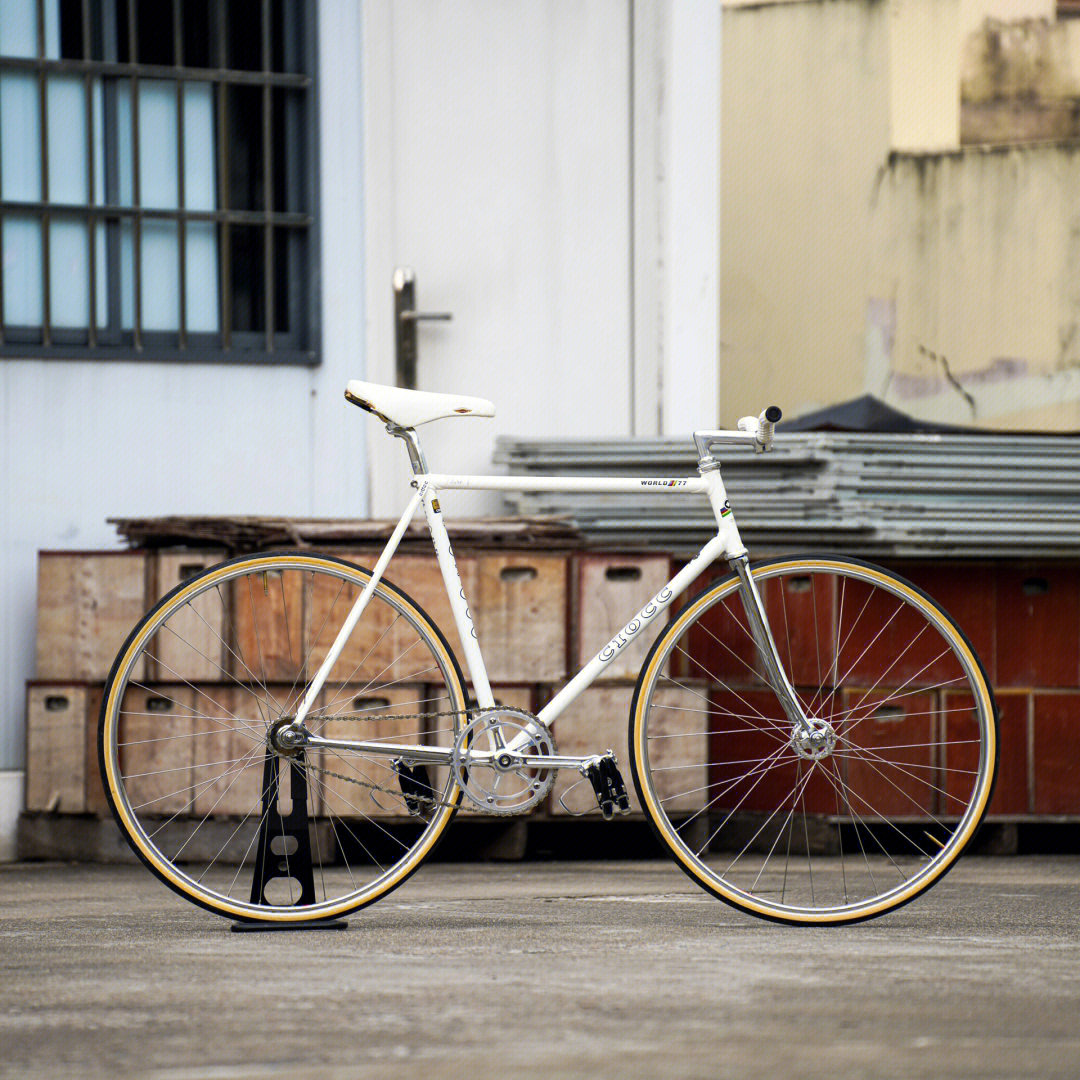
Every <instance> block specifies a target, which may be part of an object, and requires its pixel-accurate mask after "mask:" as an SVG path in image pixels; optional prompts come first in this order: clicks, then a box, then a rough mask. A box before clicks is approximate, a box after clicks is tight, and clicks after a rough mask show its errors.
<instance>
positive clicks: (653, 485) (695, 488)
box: [294, 425, 811, 768]
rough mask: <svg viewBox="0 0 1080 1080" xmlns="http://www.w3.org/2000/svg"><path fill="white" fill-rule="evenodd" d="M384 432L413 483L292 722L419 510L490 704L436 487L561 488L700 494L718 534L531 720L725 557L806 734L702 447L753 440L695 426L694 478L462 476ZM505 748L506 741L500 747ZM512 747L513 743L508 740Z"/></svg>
mask: <svg viewBox="0 0 1080 1080" xmlns="http://www.w3.org/2000/svg"><path fill="white" fill-rule="evenodd" d="M387 430H388V431H389V432H390V433H391V434H392V435H396V436H397V437H399V438H402V439H404V440H405V441H406V445H407V448H408V451H409V457H410V461H411V462H412V466H413V472H414V479H413V481H412V486H413V487H414V488H415V489H416V490H415V492H414V494H413V496H412V498H411V499H410V501H409V504H408V506H406V508H405V510H404V512H403V513H402V515H401V518H400V520H399V521H398V523H397V526H396V527H395V528H394V531H393V533H392V534H391V536H390V538H389V540H388V541H387V543H386V546H385V547H384V548H383V551H382V553H381V555H380V556H379V558H378V560H377V562H376V564H375V567H374V570H373V571H372V575H371V579H370V580H369V581H368V583H367V585H366V586H365V588H364V589H363V591H362V592H361V594H360V596H359V597H357V600H356V602H355V603H354V605H353V607H352V610H351V611H350V612H349V615H348V616H347V618H346V619H345V622H344V623H343V624H342V627H341V630H340V631H339V632H338V635H337V637H336V638H335V640H334V643H333V644H332V645H331V647H330V650H329V652H328V653H327V655H326V658H325V659H324V660H323V662H322V665H321V666H320V668H319V670H318V672H317V673H316V675H315V677H314V679H313V680H312V682H311V685H310V686H309V687H308V690H307V693H306V694H305V696H304V699H303V701H302V702H301V703H300V706H299V707H298V709H297V713H296V718H295V720H294V724H295V725H297V726H299V725H302V724H303V722H304V719H305V717H306V716H307V714H308V712H309V710H310V709H311V708H312V706H313V704H314V702H315V700H316V699H317V697H318V696H319V693H320V692H321V690H322V688H323V684H324V683H325V682H326V679H327V677H328V676H329V673H330V671H331V669H332V668H333V666H334V664H335V663H336V661H337V659H338V657H339V655H340V654H341V651H342V650H343V649H344V647H345V644H346V642H347V641H348V639H349V636H350V634H351V633H352V631H353V629H354V628H355V626H356V624H357V622H358V621H359V619H360V617H361V615H362V614H363V612H364V609H365V608H366V607H367V604H368V601H369V600H370V598H371V596H372V594H373V593H374V591H375V589H376V587H377V586H378V583H379V581H380V580H381V579H382V576H383V574H384V573H385V570H386V567H387V565H388V564H389V562H390V560H391V558H392V557H393V555H394V552H395V551H396V550H397V547H398V545H399V544H400V542H401V538H402V537H403V536H404V534H405V530H406V528H408V525H409V523H410V522H411V521H412V519H413V517H414V516H415V514H416V511H417V508H418V507H419V506H421V505H422V506H423V508H424V516H425V518H426V519H427V525H428V531H429V533H430V535H431V539H432V543H433V545H434V548H435V557H436V559H437V561H438V564H439V569H440V571H441V573H442V578H443V582H444V584H445V586H446V594H447V597H448V598H449V600H450V607H451V610H452V612H453V617H454V622H455V625H456V626H457V630H458V634H459V636H460V639H461V642H462V650H463V652H464V657H465V664H466V668H467V669H468V672H469V676H470V678H471V679H472V684H473V689H474V691H475V694H476V699H477V705H478V706H479V708H481V709H490V708H493V707H494V706H495V698H494V696H493V694H492V692H491V685H490V682H489V680H488V674H487V668H486V666H485V664H484V658H483V654H482V653H481V650H480V644H479V642H478V640H477V635H476V628H475V626H474V625H473V621H472V615H471V614H470V611H469V603H468V598H467V597H466V596H465V591H464V588H463V586H462V583H461V576H460V574H459V573H458V569H457V562H456V560H455V558H454V552H453V548H452V547H451V545H450V538H449V536H448V535H447V531H446V526H445V524H444V523H443V517H442V509H441V507H440V505H439V493H440V492H443V491H562V492H596V493H604V494H615V493H628V492H634V493H643V492H644V493H651V494H655V495H704V496H707V497H708V499H709V503H710V505H711V506H712V509H713V513H714V515H715V517H716V526H717V532H716V535H715V536H713V537H712V538H710V539H709V541H708V542H707V543H706V544H705V545H704V547H702V549H701V550H700V551H699V552H698V554H697V555H696V556H695V557H694V558H693V559H692V560H691V561H690V562H689V563H687V565H686V566H685V567H683V569H682V570H680V571H679V573H677V574H676V575H675V576H674V577H673V578H672V579H671V580H670V581H669V582H667V584H666V585H664V587H663V588H662V589H660V591H659V592H657V593H656V595H655V596H653V597H652V599H651V600H649V601H648V603H646V604H645V605H644V607H642V608H641V609H640V611H638V612H637V613H636V614H635V615H634V616H633V618H631V619H630V621H629V622H627V624H626V625H625V626H624V627H623V628H622V629H621V630H620V631H619V632H618V633H617V634H616V635H615V636H614V637H613V638H612V639H611V640H610V641H609V642H608V643H607V644H606V645H605V646H604V647H603V648H602V649H601V650H600V651H599V652H598V653H597V654H596V655H595V656H594V657H593V658H592V659H591V660H590V661H589V662H588V663H587V664H586V665H585V666H584V667H583V668H582V669H581V670H580V671H579V672H578V673H577V674H576V675H574V676H573V678H571V679H570V681H569V682H567V684H566V685H565V686H564V687H563V688H562V689H561V690H560V691H559V692H558V693H557V694H556V695H555V697H554V698H552V700H551V701H549V702H548V703H547V705H545V706H544V708H543V709H541V710H540V712H539V713H538V714H537V719H538V720H539V721H540V722H541V723H543V724H544V725H545V726H547V727H550V725H551V724H552V722H553V721H554V720H555V719H556V717H558V716H559V715H560V714H561V713H562V712H563V711H564V710H565V709H566V708H567V707H568V706H569V705H570V704H571V703H572V702H573V701H574V700H575V699H576V698H577V697H578V696H579V695H580V694H581V693H582V691H584V690H585V689H586V688H587V687H589V686H590V685H591V684H592V683H593V682H594V681H595V680H596V679H597V678H599V676H600V675H601V674H602V673H603V671H604V669H605V668H606V667H607V666H608V665H609V664H610V663H611V662H612V661H613V660H614V659H615V657H616V656H617V655H618V653H619V652H620V651H621V650H622V649H623V648H624V647H625V646H626V645H627V644H629V643H630V642H631V641H632V640H634V638H635V637H636V636H637V635H638V634H640V633H641V632H642V631H643V630H644V629H645V628H646V627H648V626H649V625H650V624H652V623H653V622H654V620H655V619H656V618H657V617H658V616H659V615H661V614H663V612H665V611H666V610H667V609H668V608H669V607H670V606H671V604H672V603H673V602H674V601H675V600H676V599H677V598H678V597H679V596H680V595H682V593H683V592H685V591H686V589H687V588H688V587H689V586H690V584H691V582H693V581H694V580H695V579H696V578H697V577H698V575H699V574H701V573H702V571H704V570H705V569H706V568H707V567H709V566H710V565H711V564H712V563H714V562H715V561H716V560H717V559H719V558H721V557H723V558H725V559H727V561H728V563H729V565H730V566H731V567H732V569H733V570H734V571H735V573H736V574H737V575H738V577H739V582H740V593H741V596H742V600H743V605H744V607H745V610H746V613H747V620H748V623H749V625H750V630H751V632H752V634H753V637H754V640H755V643H756V645H757V648H758V652H759V653H760V655H761V657H762V660H763V662H764V664H765V668H766V671H767V672H768V674H769V676H770V681H771V683H772V685H773V688H774V689H775V691H776V693H777V696H778V698H779V700H780V703H781V705H782V706H783V708H784V711H785V713H786V714H787V716H788V718H789V719H790V720H791V721H792V723H793V724H795V725H797V726H798V727H800V728H801V729H802V730H803V731H804V732H806V733H809V732H810V730H811V728H810V725H809V723H808V721H807V718H806V716H805V714H804V713H803V710H802V707H801V706H800V704H799V702H798V699H797V697H796V695H795V691H794V689H793V688H792V686H791V684H790V682H789V681H788V678H787V675H786V674H785V672H784V670H783V667H782V665H781V663H780V661H779V658H778V653H777V649H776V644H775V642H774V641H773V637H772V633H771V631H770V630H769V624H768V619H767V617H766V614H765V609H764V606H763V604H762V600H761V596H760V594H759V593H758V590H757V586H756V585H755V584H754V580H753V578H752V577H751V575H750V572H749V567H748V559H747V552H746V547H745V545H744V544H743V542H742V539H741V537H740V536H739V529H738V526H737V525H736V523H735V516H734V514H733V513H732V510H731V507H730V505H729V503H728V498H727V492H726V490H725V488H724V483H723V480H722V479H721V477H720V469H719V465H718V464H717V463H716V462H715V460H714V459H713V458H712V456H711V454H710V453H709V451H708V444H709V442H710V441H718V440H720V439H727V440H729V441H734V440H735V439H746V440H749V438H752V437H753V436H752V435H750V436H748V435H745V434H744V433H743V432H738V433H736V432H695V433H694V440H695V443H696V445H697V446H698V450H699V471H700V475H699V476H690V477H679V478H672V479H663V478H658V477H618V478H613V477H593V476H566V477H530V476H467V475H456V474H449V473H431V472H428V470H427V464H426V461H425V459H424V455H423V451H422V450H421V449H420V444H419V441H418V440H417V438H416V433H415V431H413V430H412V429H407V428H396V427H394V426H393V425H388V427H387ZM306 742H307V745H309V746H312V747H327V748H330V749H342V750H349V749H352V750H357V751H363V752H366V753H379V754H388V755H392V756H407V758H408V760H410V761H413V762H421V761H427V762H432V763H438V764H446V763H447V761H448V760H449V753H448V751H446V750H445V749H441V748H436V747H416V746H402V745H398V744H390V743H385V742H364V741H356V740H345V739H326V738H322V737H321V736H315V735H311V734H308V735H307V736H306ZM496 749H502V747H501V746H500V747H496ZM510 749H511V750H513V749H515V748H514V746H513V745H511V747H510ZM589 760H591V758H580V757H562V756H555V757H546V758H545V759H544V763H545V765H547V766H549V767H553V768H559V767H580V766H581V764H582V763H583V762H585V761H589Z"/></svg>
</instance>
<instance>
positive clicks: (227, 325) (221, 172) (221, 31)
mask: <svg viewBox="0 0 1080 1080" xmlns="http://www.w3.org/2000/svg"><path fill="white" fill-rule="evenodd" d="M216 7H217V27H218V35H217V37H218V39H217V67H218V71H219V72H220V71H223V70H224V69H225V66H226V64H227V58H226V55H225V36H226V31H227V29H228V28H227V26H226V23H225V5H224V4H218V5H216ZM225 93H226V89H225V84H224V83H221V84H219V85H218V87H217V161H218V209H222V208H225V207H228V206H229V158H228V154H227V151H228V145H229V143H228V139H227V138H226V132H225V120H226V109H225ZM218 245H219V256H218V266H219V272H218V293H219V296H220V298H221V299H220V302H219V311H218V331H219V332H220V334H221V348H222V350H223V351H224V352H228V351H229V350H230V349H231V348H232V233H231V230H230V228H229V222H228V221H224V222H222V224H221V227H220V229H219V234H218Z"/></svg>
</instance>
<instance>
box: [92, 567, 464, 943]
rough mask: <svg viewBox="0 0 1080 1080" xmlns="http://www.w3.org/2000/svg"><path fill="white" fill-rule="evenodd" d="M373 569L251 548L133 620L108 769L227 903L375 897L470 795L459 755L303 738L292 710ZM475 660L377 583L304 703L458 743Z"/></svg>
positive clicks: (350, 724) (148, 821) (141, 838)
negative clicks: (454, 758)
mask: <svg viewBox="0 0 1080 1080" xmlns="http://www.w3.org/2000/svg"><path fill="white" fill-rule="evenodd" d="M369 580H370V573H369V572H368V571H366V570H362V569H359V568H357V567H355V566H352V565H350V564H348V563H346V562H343V561H341V560H338V559H334V558H331V557H326V556H315V555H306V554H296V553H284V554H268V555H256V556H249V557H244V558H240V559H236V560H233V561H232V562H229V563H224V564H222V565H221V566H218V567H215V568H213V569H211V570H208V571H206V572H205V573H204V574H201V575H199V576H198V577H196V578H193V579H192V580H190V581H187V582H185V583H184V584H182V585H181V586H180V587H179V588H177V589H175V590H174V591H173V592H172V593H171V594H170V595H169V596H167V597H165V598H164V599H163V600H162V601H161V602H160V603H159V604H158V605H157V607H155V608H154V609H153V610H152V611H151V612H150V613H149V614H148V615H146V617H145V618H144V619H143V620H142V622H141V623H140V624H139V625H138V626H137V627H136V628H135V630H134V631H133V632H132V634H131V636H130V637H129V639H128V641H127V642H126V644H125V645H124V647H123V649H122V650H121V651H120V655H119V656H118V657H117V660H116V662H115V664H114V665H113V670H112V673H111V675H110V678H109V682H108V684H107V685H106V688H105V692H104V698H103V702H102V710H101V724H100V734H99V752H100V762H101V771H102V779H103V783H104V787H105V791H106V795H107V797H108V800H109V803H110V805H111V807H112V810H113V813H114V815H115V817H116V820H117V823H118V824H119V826H120V829H121V831H122V832H123V833H124V835H125V837H126V838H127V840H128V841H129V843H130V844H131V845H132V847H133V848H134V849H135V851H136V852H137V853H138V855H139V856H140V857H141V858H142V859H143V861H144V862H145V863H146V864H147V865H148V866H149V867H150V868H151V869H152V870H153V871H154V873H155V874H157V876H158V877H160V878H161V879H162V880H163V881H165V882H166V884H168V885H169V886H170V887H171V888H173V889H174V890H176V891H177V892H178V893H180V894H181V895H182V896H184V897H185V898H186V899H188V900H191V901H192V902H194V903H196V904H199V905H200V906H202V907H205V908H208V909H209V910H211V911H214V912H216V913H218V914H220V915H225V916H228V917H231V918H236V919H242V920H243V919H247V920H270V921H276V922H288V921H301V920H312V919H327V918H332V917H335V916H339V915H342V914H345V913H346V912H348V911H351V910H354V909H355V908H358V907H362V906H364V905H366V904H369V903H372V902H373V901H375V900H378V899H379V898H380V897H382V896H385V895H386V893H388V892H389V891H390V890H391V889H393V888H394V887H395V886H396V885H398V884H400V883H401V882H402V881H403V880H404V879H405V878H406V877H408V875H409V874H410V873H412V871H413V870H415V869H416V868H417V866H419V865H420V863H421V861H422V860H423V859H424V857H425V856H426V855H427V854H428V852H430V851H431V849H432V848H433V846H434V845H435V843H436V841H437V840H438V839H439V837H440V835H441V834H442V832H443V830H444V829H445V828H446V826H447V824H448V823H449V821H450V818H451V817H452V815H453V812H454V809H455V808H456V806H457V804H458V802H459V801H460V798H461V792H460V789H459V788H458V787H457V785H456V784H455V782H454V779H453V776H452V773H451V770H450V768H449V766H448V765H447V766H441V765H440V766H433V765H428V766H426V767H423V766H422V767H419V768H413V767H408V774H409V775H408V777H407V779H406V781H405V788H406V791H407V793H408V795H409V799H408V800H406V797H405V796H406V791H403V788H402V779H401V777H400V776H399V772H398V771H397V768H396V766H395V759H394V758H393V757H392V756H391V755H388V754H383V753H359V752H355V751H350V750H329V749H324V750H314V751H311V750H309V751H301V752H299V753H297V752H290V751H289V750H288V749H287V748H281V747H280V745H279V744H278V743H277V742H276V740H275V738H274V732H275V730H276V729H277V728H280V727H282V726H283V725H285V724H288V722H289V720H290V719H291V718H292V717H294V716H295V714H296V709H297V706H298V705H299V702H300V701H301V699H302V698H303V696H304V693H305V691H306V689H307V685H308V682H309V680H310V679H311V678H312V677H313V676H314V674H315V672H316V670H317V669H318V667H319V665H320V664H321V662H322V660H323V659H324V657H325V656H326V655H327V653H328V651H329V648H330V645H331V643H332V642H333V641H334V639H335V637H336V636H337V632H338V630H339V629H340V627H341V625H342V623H343V622H344V621H345V617H346V615H347V614H348V613H349V611H350V610H351V608H352V606H353V603H354V601H355V600H356V598H357V597H358V596H359V595H360V592H361V591H362V590H363V588H364V587H365V586H366V585H367V583H368V581H369ZM465 708H466V699H465V689H464V684H463V680H462V677H461V673H460V671H459V669H458V666H457V663H456V661H455V660H454V658H453V655H452V654H451V652H450V649H449V647H448V645H447V643H446V641H445V639H444V638H443V637H442V635H441V634H440V633H439V631H438V630H437V629H436V628H435V626H434V625H433V624H432V623H431V621H430V619H429V618H428V617H427V615H426V614H425V613H424V612H423V611H422V610H421V609H420V608H419V607H418V606H417V605H416V604H415V603H414V602H413V601H412V600H410V599H409V597H408V596H406V595H405V594H404V593H402V592H400V591H399V590H397V589H395V588H393V586H391V585H389V584H387V583H385V582H380V584H379V585H378V586H377V588H376V589H375V592H374V593H373V595H372V597H371V600H370V602H369V604H368V606H367V608H366V609H365V611H364V614H363V616H362V617H361V620H360V622H359V623H358V625H357V627H356V629H355V630H354V631H353V634H352V636H351V637H350V639H349V641H348V642H347V644H346V646H345V649H344V650H343V651H342V653H341V655H340V656H339V658H338V660H337V661H336V663H335V665H334V667H333V669H332V670H331V672H330V676H329V678H328V680H327V682H326V685H325V686H324V688H323V690H322V693H321V694H320V696H319V698H318V699H317V700H316V702H315V704H314V706H313V708H312V709H311V712H310V713H309V714H308V717H307V719H306V721H305V725H306V727H307V729H308V730H309V731H310V732H311V734H314V735H322V736H324V737H327V738H336V739H348V740H361V739H362V740H366V741H369V742H383V743H395V744H405V745H417V746H421V745H435V744H438V745H443V746H449V745H452V744H453V740H454V738H455V736H456V734H457V732H458V731H459V730H460V728H461V727H462V726H463V724H464V722H465V712H464V710H465Z"/></svg>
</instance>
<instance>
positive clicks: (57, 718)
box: [26, 683, 88, 814]
mask: <svg viewBox="0 0 1080 1080" xmlns="http://www.w3.org/2000/svg"><path fill="white" fill-rule="evenodd" d="M86 746H87V687H86V686H85V685H83V686H79V685H73V684H68V683H55V684H37V683H31V684H29V685H28V686H27V688H26V809H27V810H47V811H55V812H57V813H61V814H81V813H83V812H84V811H85V810H86V772H87V766H88V762H87V753H86Z"/></svg>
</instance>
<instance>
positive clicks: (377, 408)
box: [345, 379, 495, 428]
mask: <svg viewBox="0 0 1080 1080" xmlns="http://www.w3.org/2000/svg"><path fill="white" fill-rule="evenodd" d="M345 399H346V401H351V402H352V403H353V404H354V405H359V406H360V408H361V409H366V410H367V411H368V412H369V413H374V414H375V415H376V416H377V417H378V418H379V419H380V420H383V421H385V422H386V423H388V424H396V425H397V426H398V427H402V428H414V427H419V426H420V425H421V424H429V423H431V421H432V420H442V419H444V418H445V417H447V416H494V415H495V406H494V405H492V404H491V402H490V401H485V400H484V399H483V398H478V397H464V396H463V395H461V394H429V393H428V392H427V391H426V390H403V389H402V388H401V387H400V386H381V385H380V384H379V383H370V382H361V381H360V380H359V379H350V380H349V383H348V384H347V385H346V387H345Z"/></svg>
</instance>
